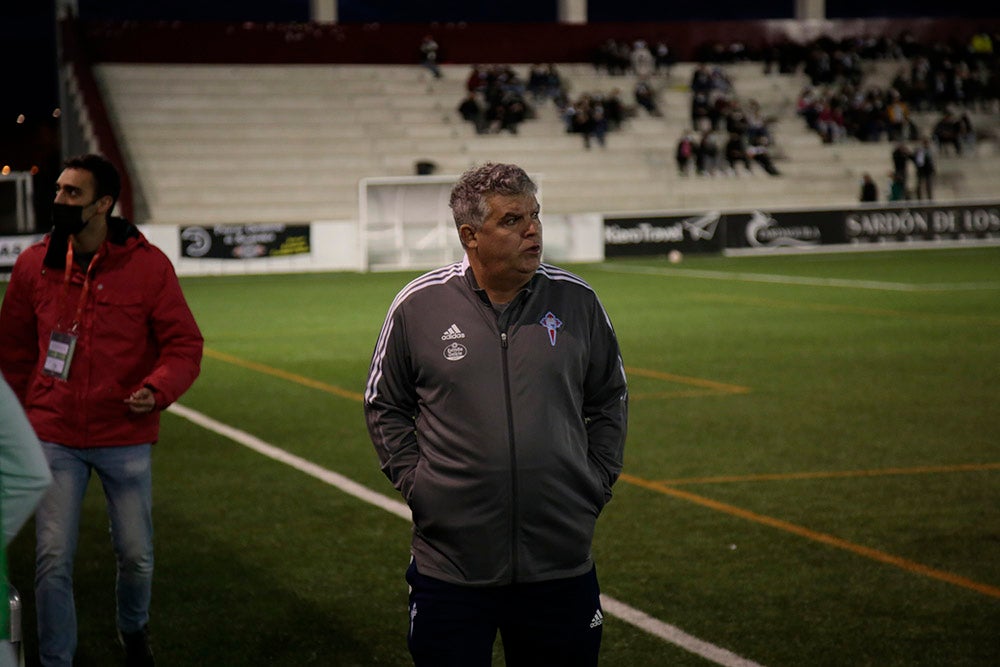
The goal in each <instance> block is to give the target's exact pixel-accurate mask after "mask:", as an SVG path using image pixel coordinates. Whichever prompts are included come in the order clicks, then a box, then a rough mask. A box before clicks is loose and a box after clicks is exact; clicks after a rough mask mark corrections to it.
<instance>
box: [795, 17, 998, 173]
mask: <svg viewBox="0 0 1000 667" xmlns="http://www.w3.org/2000/svg"><path fill="white" fill-rule="evenodd" d="M998 46H1000V44H998ZM885 60H890V61H898V62H899V67H898V68H897V70H896V73H895V75H894V76H893V77H892V80H891V81H890V82H889V83H888V85H887V86H883V85H880V84H879V83H873V84H865V81H864V69H865V67H864V66H865V64H866V63H868V62H871V61H885ZM782 62H788V59H787V58H786V59H784V60H782ZM801 64H802V71H803V72H804V73H805V74H806V76H807V77H808V79H809V84H808V85H807V86H805V87H804V88H803V89H802V91H801V92H800V94H799V99H798V113H799V115H800V116H802V118H803V119H804V120H805V122H806V123H807V125H808V126H809V127H810V128H811V129H813V130H815V131H816V132H817V133H818V134H819V135H820V136H821V137H822V138H823V141H825V142H828V143H832V142H835V141H840V140H844V139H848V138H851V139H856V140H858V141H867V142H874V141H882V140H888V141H898V140H900V139H904V140H907V141H916V140H918V139H920V138H922V136H923V135H924V134H930V135H931V138H932V139H933V140H934V141H935V143H936V144H937V145H938V146H939V147H940V146H941V145H942V144H943V143H947V144H951V145H953V146H954V147H955V152H956V153H961V152H962V149H963V145H965V144H968V143H969V142H970V141H971V140H972V139H974V136H975V135H974V130H973V128H972V121H971V116H970V114H969V112H970V111H977V110H983V111H987V110H996V109H997V108H998V105H1000V60H998V55H997V54H996V53H994V52H993V39H992V38H991V37H990V36H989V35H986V34H979V35H976V36H975V37H973V38H972V39H971V40H970V41H969V42H968V43H967V44H960V43H937V44H934V45H931V46H921V45H919V44H917V43H916V42H915V41H914V40H912V39H910V38H908V37H907V36H906V35H905V34H904V35H903V36H902V37H901V38H900V40H898V41H897V40H891V39H886V38H883V39H881V40H878V41H875V42H870V41H865V40H844V41H842V42H833V41H831V40H817V41H816V42H815V43H813V45H812V47H811V48H810V49H809V50H808V52H807V53H806V54H805V56H804V57H803V58H802V63H801ZM915 112H937V113H939V114H940V118H939V120H937V121H936V122H935V124H934V127H932V128H920V127H918V126H917V123H916V122H915V120H914V113H915Z"/></svg>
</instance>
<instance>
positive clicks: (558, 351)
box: [365, 165, 627, 664]
mask: <svg viewBox="0 0 1000 667" xmlns="http://www.w3.org/2000/svg"><path fill="white" fill-rule="evenodd" d="M488 166H489V165H488ZM522 173H523V172H522ZM525 178H526V176H525ZM491 201H507V200H491ZM512 201H514V202H515V203H517V202H521V203H523V204H524V205H525V206H530V205H531V203H532V202H534V197H533V191H531V197H530V198H525V197H524V195H521V199H513V200H512ZM498 205H499V204H498ZM534 206H535V210H534V218H535V221H536V222H535V223H531V222H521V223H520V224H521V225H522V227H523V231H518V232H517V234H520V236H519V237H517V238H518V239H520V241H519V242H520V243H521V245H522V246H524V247H528V245H530V243H528V242H526V241H524V239H528V241H529V242H530V240H531V239H532V238H533V236H534V235H535V234H536V233H537V235H538V242H537V243H535V244H534V245H535V246H537V247H538V250H539V253H540V225H541V223H540V222H538V221H537V202H535V203H534ZM453 208H455V205H454V203H453ZM517 210H520V209H517ZM498 216H499V213H498ZM458 217H459V216H458V212H457V209H456V222H458ZM525 217H530V214H529V215H526V216H525ZM488 224H489V223H487V225H488ZM460 231H461V230H460ZM486 231H488V227H487V230H486ZM480 233H482V232H480ZM470 238H471V237H470ZM477 242H478V241H477V239H474V238H473V240H472V241H470V242H469V243H466V250H467V253H468V254H467V257H466V258H465V259H464V260H463V261H462V262H459V263H456V264H453V265H450V266H446V267H443V268H440V269H437V270H435V271H431V272H429V273H427V274H425V275H423V276H421V277H419V278H417V279H416V280H414V281H412V282H411V283H410V284H408V285H407V286H406V287H405V288H404V289H403V290H402V291H400V292H399V294H398V295H397V296H396V298H395V300H394V301H393V303H392V305H391V306H390V308H389V313H388V316H387V317H386V320H385V324H384V325H383V327H382V331H381V335H380V336H379V339H378V342H377V344H376V348H375V352H374V355H373V359H372V364H371V369H370V374H369V379H368V385H367V388H366V393H365V415H366V419H367V423H368V429H369V432H370V434H371V438H372V441H373V443H374V445H375V449H376V451H377V453H378V456H379V460H380V461H381V464H382V470H383V471H384V472H385V474H386V476H387V477H388V478H389V479H390V480H391V481H392V483H393V485H394V486H395V487H396V488H397V489H398V490H399V491H400V492H401V493H402V495H403V497H404V498H405V499H406V502H407V503H408V504H409V506H410V508H411V510H412V514H413V542H412V555H413V561H414V563H413V566H414V567H415V569H416V570H417V571H418V572H419V574H420V575H422V576H424V577H429V578H432V579H433V580H436V581H440V582H445V583H446V584H450V585H456V586H463V587H480V588H485V587H505V586H512V585H514V586H517V585H520V584H531V583H538V582H547V581H553V580H565V579H572V578H574V577H580V576H581V575H585V574H587V573H589V572H591V571H592V570H593V562H592V559H591V554H590V549H591V541H592V537H593V533H594V525H595V522H596V520H597V516H598V514H600V512H601V510H602V508H603V507H604V505H605V504H606V503H607V502H608V500H610V498H611V487H612V485H613V484H614V483H615V480H616V479H617V478H618V475H619V473H620V472H621V468H622V456H623V449H624V441H625V431H626V416H627V390H626V381H625V373H624V369H623V365H622V360H621V356H620V353H619V348H618V342H617V339H616V337H615V334H614V330H613V329H612V326H611V322H610V320H609V318H608V315H607V313H606V312H605V311H604V308H603V307H602V305H601V303H600V301H599V299H598V298H597V295H596V294H595V293H594V291H593V290H592V289H591V288H590V286H589V285H587V283H585V282H584V281H583V280H582V279H580V278H579V277H577V276H575V275H573V274H571V273H569V272H567V271H564V270H561V269H559V268H556V267H554V266H551V265H548V264H542V263H540V262H538V261H536V262H534V263H533V264H532V263H529V264H527V266H528V267H529V268H530V267H535V268H534V271H533V273H531V272H529V271H525V272H524V273H525V276H526V282H525V283H524V284H523V285H522V286H521V287H520V288H519V289H518V290H517V291H516V293H515V294H514V296H513V298H512V299H511V300H510V301H509V302H508V303H504V304H497V303H496V300H495V299H494V298H493V296H492V295H491V294H490V292H489V290H487V289H485V288H484V287H483V286H481V285H480V284H479V281H478V280H477V273H479V274H481V275H484V276H487V278H488V272H487V271H486V270H485V269H480V270H479V271H478V272H477V271H476V270H475V269H476V268H477V266H481V265H482V263H483V261H489V255H488V253H487V252H486V249H485V248H486V243H487V242H486V241H485V240H483V241H482V242H481V243H479V248H480V250H479V253H478V256H477V253H476V249H475V247H474V246H476V244H477ZM463 243H465V239H464V237H463ZM470 246H473V247H472V248H471V249H470ZM482 258H486V260H483V259H482ZM470 260H472V263H471V264H470ZM476 262H479V264H477V263H476ZM411 585H412V582H411ZM594 585H595V587H596V579H595V584H594ZM414 607H415V606H414ZM416 613H417V610H416V609H415V608H411V615H413V614H416ZM584 613H586V614H587V616H586V618H585V619H583V620H584V621H589V622H590V628H591V629H594V628H595V627H596V629H597V630H598V631H599V630H600V628H599V627H598V626H599V625H600V621H601V620H602V618H603V617H602V615H601V614H600V613H599V609H598V610H597V613H596V614H595V611H594V610H593V609H589V610H585V612H584ZM417 618H420V617H419V616H417ZM411 632H412V627H411ZM501 634H503V629H502V627H501ZM505 643H506V639H505ZM411 649H412V637H411ZM595 654H596V651H595ZM414 655H415V657H416V653H415V654H414ZM595 659H596V656H595ZM508 660H510V657H509V656H508ZM441 661H442V659H441V658H438V659H437V660H436V661H433V662H436V663H438V664H440V663H441ZM456 663H460V661H459V660H457V659H456ZM418 664H419V661H418ZM509 664H513V663H509ZM595 664H596V663H595Z"/></svg>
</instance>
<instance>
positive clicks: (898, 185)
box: [889, 171, 908, 201]
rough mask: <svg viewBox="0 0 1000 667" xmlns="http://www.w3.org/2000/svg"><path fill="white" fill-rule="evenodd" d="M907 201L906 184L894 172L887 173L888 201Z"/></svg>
mask: <svg viewBox="0 0 1000 667" xmlns="http://www.w3.org/2000/svg"><path fill="white" fill-rule="evenodd" d="M904 199H908V196H907V194H906V184H905V183H904V182H903V179H902V177H900V176H899V174H898V173H896V172H895V171H890V172H889V201H902V200H904Z"/></svg>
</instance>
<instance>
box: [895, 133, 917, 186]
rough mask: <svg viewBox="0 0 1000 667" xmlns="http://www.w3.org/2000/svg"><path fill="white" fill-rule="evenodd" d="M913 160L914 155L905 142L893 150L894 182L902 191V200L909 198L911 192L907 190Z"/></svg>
mask: <svg viewBox="0 0 1000 667" xmlns="http://www.w3.org/2000/svg"><path fill="white" fill-rule="evenodd" d="M912 159H913V154H912V153H911V152H910V149H909V147H908V146H907V145H906V143H905V142H902V141H900V142H899V143H897V144H896V147H895V148H893V149H892V180H893V183H894V184H898V186H899V189H900V190H901V195H902V196H901V197H900V199H908V198H909V190H907V181H908V178H907V171H908V169H909V166H910V162H911V160H912Z"/></svg>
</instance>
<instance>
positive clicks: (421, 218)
mask: <svg viewBox="0 0 1000 667" xmlns="http://www.w3.org/2000/svg"><path fill="white" fill-rule="evenodd" d="M531 178H532V180H534V181H535V183H536V184H537V185H538V188H539V191H538V194H537V196H538V199H539V201H541V181H540V179H539V177H538V176H537V175H534V174H532V175H531ZM458 179H459V176H454V175H452V176H446V175H442V176H397V177H392V176H385V177H372V178H363V179H361V181H360V183H359V194H358V202H359V208H360V211H359V219H360V222H361V235H362V248H363V249H364V250H363V252H364V263H365V269H366V270H369V271H393V270H405V269H431V268H435V267H437V266H442V265H445V264H450V263H452V262H457V261H459V260H460V259H461V258H462V256H463V254H464V253H463V250H462V244H461V243H459V240H458V232H457V231H456V230H455V220H454V218H453V217H452V214H451V208H450V207H449V206H448V201H449V199H450V198H451V190H452V188H453V187H454V185H455V183H456V182H457V181H458Z"/></svg>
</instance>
